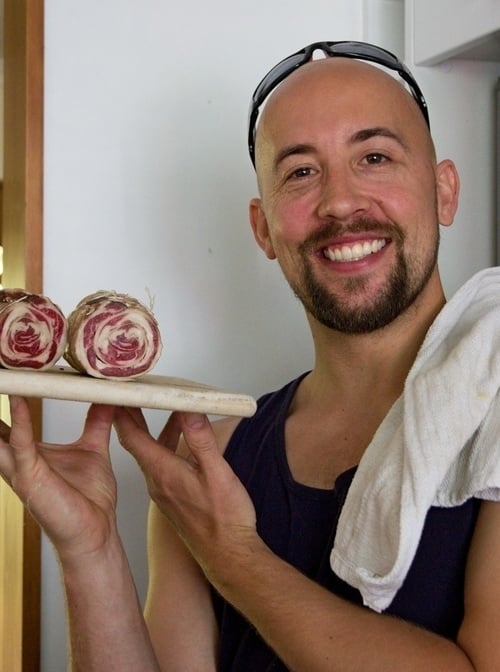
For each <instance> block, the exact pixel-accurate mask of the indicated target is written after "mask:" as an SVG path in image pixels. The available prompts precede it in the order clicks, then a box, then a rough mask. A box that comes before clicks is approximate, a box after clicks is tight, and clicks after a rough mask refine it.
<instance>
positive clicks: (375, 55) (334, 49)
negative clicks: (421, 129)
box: [248, 42, 430, 166]
mask: <svg viewBox="0 0 500 672" xmlns="http://www.w3.org/2000/svg"><path fill="white" fill-rule="evenodd" d="M317 49H320V50H321V51H322V52H323V53H324V54H325V56H341V57H343V58H356V59H359V60H362V61H371V62H373V63H378V64H379V65H383V66H384V67H386V68H389V69H390V70H395V71H396V72H397V73H398V74H399V75H400V77H401V78H402V79H403V80H404V81H405V82H406V84H407V85H408V87H409V89H410V93H411V95H412V96H413V98H414V99H415V101H416V103H417V105H418V106H419V108H420V111H421V112H422V114H423V115H424V119H425V122H426V124H427V126H429V127H430V122H429V112H428V110H427V103H426V102H425V98H424V96H423V94H422V91H421V90H420V87H419V86H418V84H417V82H416V81H415V79H414V78H413V75H412V74H411V72H410V71H409V70H408V68H407V67H406V65H404V63H401V61H400V60H399V59H398V58H397V57H396V56H395V55H394V54H392V53H391V52H390V51H387V50H386V49H382V48H381V47H377V46H375V45H374V44H368V43H366V42H313V44H309V45H308V46H307V47H304V48H303V49H300V51H297V52H296V53H295V54H291V56H287V57H286V58H284V59H283V60H282V61H280V62H279V63H278V64H277V65H275V66H274V68H271V70H269V72H268V73H267V75H266V76H265V77H264V78H263V79H262V80H261V82H260V83H259V84H258V86H257V88H256V89H255V91H254V94H253V96H252V101H251V103H250V111H249V114H248V151H249V153H250V159H251V161H252V164H253V165H254V166H255V133H256V124H257V117H258V116H259V109H260V106H261V105H262V103H263V102H264V101H265V99H266V98H267V96H268V95H269V94H270V93H271V91H272V90H273V89H274V88H275V87H276V86H278V84H279V83H280V82H282V81H283V80H284V79H285V78H286V77H288V75H290V74H291V73H292V72H293V71H294V70H296V69H297V68H300V66H301V65H304V64H305V63H308V62H309V61H310V60H312V58H313V54H314V52H315V51H316V50H317Z"/></svg>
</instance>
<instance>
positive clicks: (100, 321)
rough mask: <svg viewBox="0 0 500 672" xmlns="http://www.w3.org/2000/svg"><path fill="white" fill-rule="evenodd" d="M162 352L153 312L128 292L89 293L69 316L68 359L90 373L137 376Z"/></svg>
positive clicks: (148, 367)
mask: <svg viewBox="0 0 500 672" xmlns="http://www.w3.org/2000/svg"><path fill="white" fill-rule="evenodd" d="M161 351H162V341H161V334H160V329H159V327H158V323H157V321H156V319H155V317H154V315H153V313H152V311H151V310H149V309H148V308H147V307H146V306H145V305H143V304H142V303H140V301H138V300H137V299H135V298H133V297H131V296H128V295H127V294H119V293H117V292H113V291H104V290H101V291H98V292H95V293H94V294H89V296H86V297H84V298H83V299H82V300H81V301H80V302H79V303H78V305H77V306H76V308H75V309H74V311H73V312H72V313H70V315H69V316H68V340H67V346H66V350H65V352H64V358H65V360H66V361H67V362H68V363H69V364H70V365H71V366H72V367H73V368H74V369H76V370H77V371H81V372H82V373H86V374H87V375H89V376H93V377H95V378H110V379H115V380H118V379H119V380H130V379H133V378H136V377H137V376H140V375H142V374H145V373H148V372H149V371H151V369H152V368H153V367H154V365H155V364H156V362H157V361H158V359H159V357H160V355H161Z"/></svg>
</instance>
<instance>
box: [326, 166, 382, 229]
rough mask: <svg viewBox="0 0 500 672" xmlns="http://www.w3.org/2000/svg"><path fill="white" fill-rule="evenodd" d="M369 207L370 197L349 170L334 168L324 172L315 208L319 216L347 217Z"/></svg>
mask: <svg viewBox="0 0 500 672" xmlns="http://www.w3.org/2000/svg"><path fill="white" fill-rule="evenodd" d="M369 208H370V199H369V197H368V195H367V193H366V191H365V190H364V189H363V186H362V184H361V183H360V180H359V178H357V177H356V176H355V175H353V174H352V172H351V171H349V170H348V169H336V170H329V171H328V172H327V173H326V174H325V176H324V181H323V184H322V189H321V195H320V200H319V203H318V208H317V210H318V215H319V217H321V218H322V219H327V218H330V217H332V218H335V219H340V220H342V219H348V218H351V217H352V216H353V215H355V214H358V215H359V214H360V213H362V212H366V211H367V210H368V209H369Z"/></svg>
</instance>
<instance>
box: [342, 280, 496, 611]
mask: <svg viewBox="0 0 500 672" xmlns="http://www.w3.org/2000/svg"><path fill="white" fill-rule="evenodd" d="M499 390H500V267H498V268H497V267H495V268H488V269H485V270H483V271H480V272H479V273H477V274H476V275H474V276H473V277H472V278H471V279H470V280H469V281H468V282H467V283H466V284H465V285H463V287H462V288H461V289H459V290H458V291H457V293H456V294H455V295H454V296H453V297H452V298H451V300H450V301H449V302H448V303H447V304H446V305H445V306H444V308H443V309H442V311H441V312H440V313H439V315H438V316H437V318H436V319H435V321H434V323H433V324H432V326H431V328H430V329H429V331H428V333H427V335H426V338H425V340H424V342H423V344H422V346H421V348H420V350H419V352H418V354H417V357H416V359H415V362H414V364H413V366H412V368H411V370H410V372H409V374H408V377H407V380H406V383H405V388H404V392H403V394H402V395H401V397H400V398H399V399H398V400H397V401H396V403H395V404H394V405H393V407H392V408H391V410H390V411H389V413H388V414H387V416H386V417H385V419H384V421H383V422H382V423H381V425H380V427H379V428H378V430H377V432H376V434H375V436H374V437H373V440H372V441H371V443H370V445H369V446H368V448H367V449H366V451H365V454H364V455H363V458H362V459H361V461H360V464H359V467H358V469H357V472H356V475H355V477H354V479H353V482H352V484H351V487H350V489H349V492H348V494H347V498H346V501H345V504H344V507H343V510H342V513H341V516H340V519H339V523H338V528H337V534H336V537H335V542H334V547H333V549H332V553H331V557H330V562H331V566H332V569H333V571H334V572H335V573H336V574H337V575H338V576H340V577H341V578H342V579H344V580H345V581H346V582H347V583H349V584H351V585H352V586H354V587H355V588H357V589H358V590H359V591H360V592H361V595H362V597H363V601H364V603H365V605H367V606H369V607H370V608H372V609H374V610H375V611H379V612H380V611H383V610H384V609H386V608H387V607H388V606H389V605H390V603H391V602H392V600H393V598H394V596H395V594H396V593H397V591H398V589H399V588H400V587H401V585H402V583H403V581H404V579H405V577H406V574H407V572H408V570H409V568H410V565H411V563H412V561H413V558H414V556H415V552H416V549H417V547H418V543H419V540H420V535H421V532H422V529H423V526H424V522H425V517H426V514H427V511H428V510H429V508H430V507H431V506H456V505H459V504H461V503H463V502H464V501H466V500H467V499H469V498H471V497H477V498H480V499H490V500H500V392H499Z"/></svg>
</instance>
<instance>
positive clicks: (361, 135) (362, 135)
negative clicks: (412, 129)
mask: <svg viewBox="0 0 500 672" xmlns="http://www.w3.org/2000/svg"><path fill="white" fill-rule="evenodd" d="M375 137H383V138H390V139H391V140H395V141H396V142H397V143H398V144H399V145H401V147H403V149H407V146H406V143H405V142H404V140H403V138H402V137H401V136H400V135H398V134H397V133H395V132H394V131H391V129H390V128H386V127H385V126H374V127H373V128H363V129H361V130H360V131H356V133H353V135H351V137H350V142H351V143H352V144H356V143H358V142H365V141H366V140H370V139H371V138H375Z"/></svg>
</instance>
